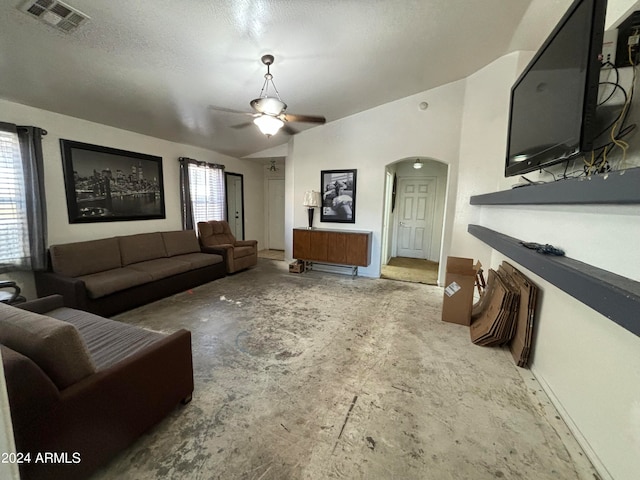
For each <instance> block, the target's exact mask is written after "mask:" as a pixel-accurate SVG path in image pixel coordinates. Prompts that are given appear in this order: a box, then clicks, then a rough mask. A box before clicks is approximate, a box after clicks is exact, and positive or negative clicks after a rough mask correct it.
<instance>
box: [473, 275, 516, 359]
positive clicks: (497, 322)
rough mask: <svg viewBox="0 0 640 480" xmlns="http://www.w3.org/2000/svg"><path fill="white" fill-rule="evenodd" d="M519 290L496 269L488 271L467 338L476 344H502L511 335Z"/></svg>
mask: <svg viewBox="0 0 640 480" xmlns="http://www.w3.org/2000/svg"><path fill="white" fill-rule="evenodd" d="M519 297H520V295H519V292H518V291H516V289H515V287H514V286H513V285H512V284H511V282H510V281H509V280H508V279H507V278H506V277H505V276H504V275H502V273H500V272H499V271H495V270H489V279H488V282H487V291H486V292H485V294H484V295H483V296H482V297H481V300H480V302H479V303H481V304H482V305H481V306H479V308H478V312H477V317H475V318H474V317H473V310H472V314H471V316H472V318H473V323H471V328H470V332H471V341H472V342H473V343H475V344H477V345H484V346H493V345H503V344H505V343H507V342H508V341H509V340H511V337H512V336H513V333H514V332H513V330H514V329H513V324H514V318H515V316H516V312H517V310H518V300H519Z"/></svg>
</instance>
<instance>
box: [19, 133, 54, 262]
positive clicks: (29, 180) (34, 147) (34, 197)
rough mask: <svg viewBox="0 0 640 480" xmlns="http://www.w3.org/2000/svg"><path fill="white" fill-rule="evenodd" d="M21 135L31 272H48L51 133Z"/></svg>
mask: <svg viewBox="0 0 640 480" xmlns="http://www.w3.org/2000/svg"><path fill="white" fill-rule="evenodd" d="M17 132H18V140H19V142H20V154H21V156H22V168H23V173H24V184H25V192H26V200H27V219H28V229H29V247H30V254H31V269H32V270H45V269H46V268H47V205H46V195H45V189H44V161H43V156H42V136H43V135H46V134H47V132H46V131H45V130H43V129H42V128H38V127H25V126H18V127H17Z"/></svg>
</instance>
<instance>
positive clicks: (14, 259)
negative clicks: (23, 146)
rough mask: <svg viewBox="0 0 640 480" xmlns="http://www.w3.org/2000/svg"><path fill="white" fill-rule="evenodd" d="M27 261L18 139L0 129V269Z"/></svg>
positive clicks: (23, 197)
mask: <svg viewBox="0 0 640 480" xmlns="http://www.w3.org/2000/svg"><path fill="white" fill-rule="evenodd" d="M28 258H29V232H28V229H27V211H26V198H25V190H24V174H23V169H22V159H21V156H20V144H19V142H18V136H17V135H16V134H15V133H14V132H10V131H5V130H0V269H1V268H3V267H7V266H17V265H23V264H24V263H25V262H28V261H29V260H28Z"/></svg>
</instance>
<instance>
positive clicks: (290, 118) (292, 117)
mask: <svg viewBox="0 0 640 480" xmlns="http://www.w3.org/2000/svg"><path fill="white" fill-rule="evenodd" d="M284 119H285V121H287V122H305V123H326V122H327V119H326V118H324V117H320V116H314V115H296V114H295V113H285V114H284Z"/></svg>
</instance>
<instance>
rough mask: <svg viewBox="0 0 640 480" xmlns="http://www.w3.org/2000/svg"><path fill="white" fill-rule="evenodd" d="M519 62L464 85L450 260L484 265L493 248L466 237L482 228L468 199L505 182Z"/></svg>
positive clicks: (509, 58)
mask: <svg viewBox="0 0 640 480" xmlns="http://www.w3.org/2000/svg"><path fill="white" fill-rule="evenodd" d="M518 58H519V56H518V54H515V53H514V54H510V55H506V56H504V57H502V58H499V59H498V60H496V61H494V62H493V63H491V64H489V65H487V66H486V67H484V68H483V69H481V70H479V71H478V72H476V73H474V74H473V75H471V76H470V77H468V78H467V81H466V83H467V85H466V90H465V92H466V93H465V98H464V112H463V119H462V134H461V137H460V162H459V166H458V168H459V173H458V184H457V196H456V214H455V218H454V225H453V239H452V242H451V255H454V256H457V257H469V258H473V259H476V260H480V261H481V262H482V264H483V265H486V266H488V265H489V261H490V259H491V248H489V247H488V246H487V245H485V244H484V243H483V242H481V241H480V240H478V239H476V238H475V237H472V236H471V235H469V234H468V233H467V225H468V224H469V223H478V211H477V209H474V208H473V207H472V206H471V205H469V197H470V196H471V195H477V194H481V193H486V192H492V191H495V190H496V189H497V186H498V183H499V181H500V179H501V178H502V177H503V170H504V158H505V152H506V149H507V127H508V115H509V95H508V92H509V91H510V89H511V86H512V85H513V82H514V80H515V78H516V72H517V68H518ZM505 92H507V94H506V95H505Z"/></svg>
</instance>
